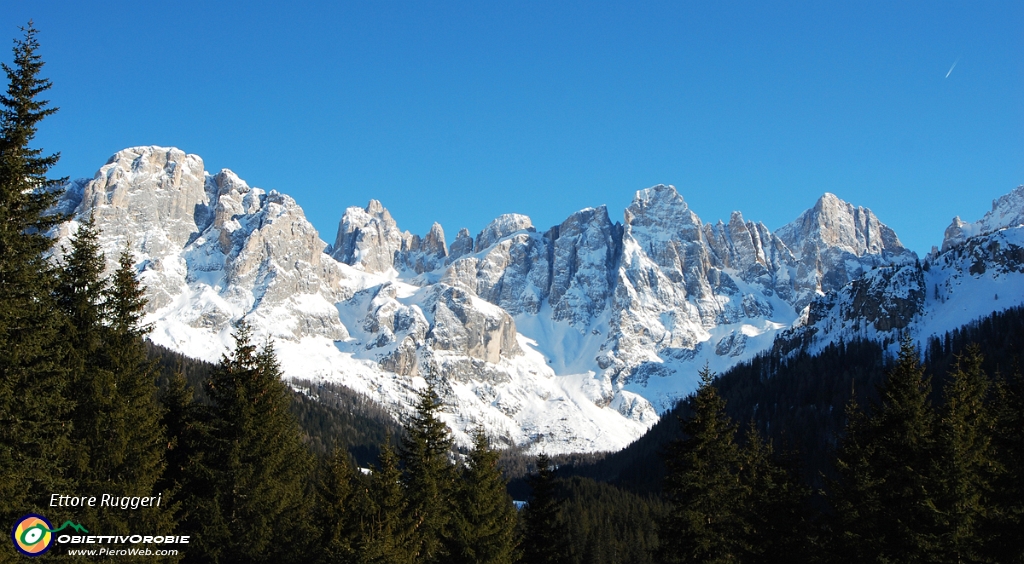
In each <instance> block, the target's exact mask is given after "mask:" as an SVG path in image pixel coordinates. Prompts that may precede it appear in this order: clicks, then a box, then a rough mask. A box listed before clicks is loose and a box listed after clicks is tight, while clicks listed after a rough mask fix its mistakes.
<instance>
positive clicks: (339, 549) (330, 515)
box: [316, 448, 362, 563]
mask: <svg viewBox="0 0 1024 564" xmlns="http://www.w3.org/2000/svg"><path fill="white" fill-rule="evenodd" d="M356 480H357V479H356V476H355V473H354V471H353V470H352V463H351V462H350V461H349V456H348V452H346V451H344V450H342V449H338V448H336V449H335V450H334V452H333V453H332V455H331V457H330V458H329V459H328V460H327V461H326V462H325V463H324V464H323V467H322V469H321V471H320V478H319V480H318V488H317V489H318V496H317V508H316V522H317V523H319V524H320V526H321V527H322V533H321V536H320V540H319V542H318V543H317V550H318V551H320V556H319V560H320V561H321V562H325V563H327V562H330V563H342V562H354V561H355V557H356V553H355V549H356V547H355V537H356V534H357V532H358V524H357V519H358V518H359V517H362V516H361V515H357V514H356V511H357V510H358V509H359V504H358V503H357V499H356V498H357V496H358V495H359V491H358V487H353V486H354V484H357V482H356Z"/></svg>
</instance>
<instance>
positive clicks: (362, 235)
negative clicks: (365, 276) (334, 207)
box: [331, 200, 412, 272]
mask: <svg viewBox="0 0 1024 564" xmlns="http://www.w3.org/2000/svg"><path fill="white" fill-rule="evenodd" d="M411 239H412V235H411V234H409V233H403V232H402V231H400V230H399V229H398V224H396V223H395V220H394V219H393V218H392V217H391V213H390V212H388V210H387V209H386V208H385V207H384V206H383V205H381V203H380V202H379V201H377V200H370V203H368V204H367V205H366V207H365V208H360V207H350V208H348V209H347V210H345V214H344V215H343V216H342V217H341V221H340V222H339V223H338V236H337V237H336V238H335V240H334V246H333V247H332V250H331V256H332V257H334V259H335V260H337V261H339V262H343V263H345V264H350V265H352V266H355V267H358V268H362V269H363V270H365V271H367V272H386V271H387V270H388V269H390V268H394V267H395V266H396V265H395V258H396V253H399V252H400V251H402V250H404V249H408V248H409V247H410V246H411Z"/></svg>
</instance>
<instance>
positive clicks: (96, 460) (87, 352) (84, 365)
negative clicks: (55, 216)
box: [54, 216, 117, 525]
mask: <svg viewBox="0 0 1024 564" xmlns="http://www.w3.org/2000/svg"><path fill="white" fill-rule="evenodd" d="M64 251H65V254H64V257H63V259H62V261H61V266H60V268H59V270H58V274H57V287H56V290H55V292H54V295H55V296H56V301H57V305H58V307H59V308H60V311H61V312H62V313H63V316H62V319H63V320H64V321H65V324H64V331H63V333H64V337H65V340H66V343H67V345H68V346H69V349H70V350H69V354H68V358H67V361H66V362H67V367H68V368H69V369H70V371H71V386H70V388H69V389H68V395H69V398H68V399H69V401H70V402H71V403H72V404H73V405H74V411H73V419H74V430H73V432H72V438H73V440H74V452H73V455H72V468H71V472H72V475H73V476H74V478H75V480H76V481H77V482H78V484H79V487H80V488H81V490H82V494H83V495H91V494H94V493H96V491H97V490H98V489H99V487H98V486H99V484H98V483H96V482H98V481H100V480H97V479H94V477H93V475H92V474H93V468H94V466H95V465H96V464H100V465H104V464H105V460H104V458H105V457H104V456H103V453H102V452H100V450H103V449H105V448H106V447H107V441H106V435H107V433H106V429H105V426H106V425H107V424H108V423H109V421H108V420H107V414H109V413H110V411H111V406H112V405H114V403H116V399H115V395H116V393H117V388H116V385H115V379H114V375H113V374H112V373H111V372H110V370H109V369H108V367H107V366H105V363H103V362H102V359H101V349H102V347H103V345H104V344H105V342H106V335H105V334H104V332H105V331H104V327H103V323H104V322H105V321H106V316H105V309H104V304H103V294H104V293H105V292H106V289H107V280H106V279H105V278H104V277H103V269H104V257H103V253H102V252H100V247H99V233H98V232H97V231H96V224H95V222H94V221H93V219H92V216H90V217H89V218H88V219H86V220H85V221H83V222H82V223H81V224H80V225H79V227H78V230H77V231H76V232H75V233H74V235H72V237H71V242H70V248H66V249H64ZM97 449H99V450H97ZM99 472H100V473H101V474H106V472H104V471H103V470H100V471H99ZM100 493H102V492H100ZM87 518H90V519H93V520H94V519H95V515H92V514H90V515H87ZM106 524H107V523H101V525H106Z"/></svg>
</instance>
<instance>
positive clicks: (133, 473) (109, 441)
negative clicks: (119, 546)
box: [90, 246, 173, 532]
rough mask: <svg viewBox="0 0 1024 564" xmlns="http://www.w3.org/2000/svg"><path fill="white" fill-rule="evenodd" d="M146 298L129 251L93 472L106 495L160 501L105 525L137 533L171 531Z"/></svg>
mask: <svg viewBox="0 0 1024 564" xmlns="http://www.w3.org/2000/svg"><path fill="white" fill-rule="evenodd" d="M143 293H144V292H143V289H142V286H141V285H140V284H139V282H138V279H137V278H136V270H135V264H134V259H133V258H132V255H131V253H130V251H129V250H128V248H127V246H126V247H125V249H124V250H123V251H122V252H121V255H120V256H119V258H118V267H117V270H115V271H114V274H113V280H112V284H111V285H110V287H109V290H108V291H106V292H105V300H104V311H105V314H106V323H105V325H104V327H103V329H104V331H103V335H104V343H103V346H102V347H101V349H100V352H101V358H100V366H101V367H102V368H103V369H105V370H106V371H107V372H109V374H111V375H112V376H113V379H112V384H113V386H112V389H110V390H108V392H109V394H108V395H107V397H106V401H105V402H104V407H105V413H104V414H103V419H102V421H101V425H100V426H99V428H98V429H97V431H98V432H99V434H101V435H102V437H100V441H99V442H97V443H96V444H95V445H93V447H92V448H93V456H92V460H93V462H92V464H91V468H90V471H91V473H92V475H93V476H95V478H96V479H97V480H98V482H99V483H100V486H99V487H100V489H104V490H105V491H106V493H111V494H115V495H121V496H129V497H136V496H137V497H145V496H159V497H161V507H154V508H150V509H140V510H137V511H128V512H125V511H119V512H114V511H112V512H108V515H107V519H106V521H109V522H111V523H115V522H119V523H125V522H126V521H128V520H130V521H131V522H132V524H133V525H134V526H136V527H138V526H147V527H149V528H150V530H153V531H170V530H171V529H172V528H173V522H172V520H171V516H172V513H171V512H169V511H167V510H166V508H165V507H163V495H164V494H165V493H168V494H169V492H164V491H160V490H158V489H157V483H158V482H159V480H160V478H161V476H162V475H163V472H164V469H165V465H166V459H165V451H166V447H165V442H164V441H165V437H166V435H165V428H164V427H163V424H162V421H161V418H162V414H161V406H160V404H159V403H158V401H157V395H156V394H157V388H156V379H157V367H156V364H155V363H154V362H153V361H150V360H149V359H148V357H147V355H146V343H145V341H144V335H145V334H146V333H148V332H149V330H150V327H149V326H146V325H142V324H141V319H142V310H143V308H144V307H145V305H146V299H145V298H144V297H143ZM96 392H100V390H98V389H97V390H96ZM126 517H127V519H126ZM122 527H123V528H125V531H124V532H127V529H128V528H130V527H129V526H128V525H127V524H123V525H122ZM105 530H106V529H105ZM110 530H111V531H113V530H114V529H110Z"/></svg>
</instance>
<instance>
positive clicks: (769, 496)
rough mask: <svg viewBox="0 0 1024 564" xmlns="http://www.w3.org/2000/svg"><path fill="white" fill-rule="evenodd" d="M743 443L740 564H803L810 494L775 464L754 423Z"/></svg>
mask: <svg viewBox="0 0 1024 564" xmlns="http://www.w3.org/2000/svg"><path fill="white" fill-rule="evenodd" d="M745 442H746V445H745V447H744V448H743V449H742V451H741V452H742V470H741V471H740V481H741V482H742V483H743V485H744V491H745V492H746V499H744V500H743V503H742V508H743V510H744V511H745V515H744V516H743V519H744V523H745V524H746V527H745V530H744V536H745V537H746V541H745V543H744V544H745V547H746V551H745V553H744V555H743V557H742V560H743V561H744V562H757V563H762V564H768V563H771V562H778V563H780V564H782V563H788V562H799V561H806V560H807V559H808V557H809V549H808V546H807V544H808V543H807V540H808V538H807V535H808V533H809V528H808V526H807V516H806V513H805V509H804V507H805V503H806V501H807V498H808V497H809V496H810V491H809V490H808V489H807V487H806V486H804V485H803V484H802V483H801V482H800V480H799V479H798V478H797V476H795V475H794V473H793V472H792V471H790V470H789V469H787V468H785V467H784V466H782V465H780V464H779V463H778V461H777V460H776V455H775V449H774V448H773V446H772V443H771V441H770V440H768V441H765V440H764V439H762V438H761V435H760V433H758V432H757V429H756V427H754V425H753V423H751V425H750V427H749V428H748V431H747V435H746V441H745Z"/></svg>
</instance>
